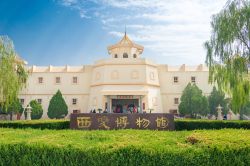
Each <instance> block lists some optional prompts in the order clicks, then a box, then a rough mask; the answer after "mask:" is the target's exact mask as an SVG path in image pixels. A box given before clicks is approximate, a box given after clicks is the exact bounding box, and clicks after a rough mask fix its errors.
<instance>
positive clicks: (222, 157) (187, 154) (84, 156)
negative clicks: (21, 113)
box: [0, 144, 250, 166]
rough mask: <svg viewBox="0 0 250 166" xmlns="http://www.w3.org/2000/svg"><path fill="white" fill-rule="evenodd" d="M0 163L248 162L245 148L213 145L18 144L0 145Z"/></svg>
mask: <svg viewBox="0 0 250 166" xmlns="http://www.w3.org/2000/svg"><path fill="white" fill-rule="evenodd" d="M0 149H1V151H0V165H3V166H4V165H11V166H15V165H18V166H19V165H21V166H22V165H23V166H33V165H57V166H61V165H67V166H71V165H72V166H73V165H74V166H76V165H79V166H80V165H86V166H88V165H91V166H95V165H96V166H102V165H103V166H107V165H109V166H112V165H114V166H117V165H119V166H133V165H135V166H140V165H142V166H147V165H148V166H149V165H159V166H160V165H169V166H171V165H173V166H179V165H180V166H183V165H199V166H203V165H204V166H214V165H249V164H250V158H249V153H250V150H249V148H246V149H237V150H235V149H228V150H225V151H221V150H219V149H217V148H214V149H206V150H200V151H195V150H186V151H182V152H179V153H178V152H171V151H167V150H162V151H156V152H151V151H145V150H143V149H142V148H141V149H140V148H136V147H134V146H130V147H123V148H120V149H117V150H115V151H112V152H107V151H102V150H100V149H98V148H96V149H93V150H84V149H73V148H54V147H48V146H42V145H36V146H27V145H22V144H16V145H0Z"/></svg>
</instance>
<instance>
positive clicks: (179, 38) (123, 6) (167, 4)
mask: <svg viewBox="0 0 250 166" xmlns="http://www.w3.org/2000/svg"><path fill="white" fill-rule="evenodd" d="M226 1H227V0H62V4H63V5H64V6H68V7H71V8H73V9H76V10H78V11H79V13H80V15H81V17H82V18H90V17H95V18H99V20H100V21H101V22H102V24H103V28H104V29H105V30H106V31H108V33H109V34H110V35H112V36H116V37H118V38H121V37H122V36H123V31H124V26H125V25H127V30H128V34H129V36H130V38H131V39H132V40H134V41H136V42H139V43H140V44H142V45H144V46H145V53H146V54H147V51H146V50H149V52H150V53H153V54H157V55H158V56H163V57H176V59H177V61H180V58H182V57H185V60H187V59H189V60H190V61H192V60H193V61H200V62H199V63H204V61H205V50H204V48H203V43H204V42H205V41H206V40H208V39H209V35H210V31H211V29H210V20H211V16H212V15H213V14H216V13H218V12H219V11H220V10H221V9H222V8H223V6H224V4H225V3H226ZM87 4H91V5H88V7H86V6H87ZM89 6H92V8H90V7H89ZM186 63H189V62H186Z"/></svg>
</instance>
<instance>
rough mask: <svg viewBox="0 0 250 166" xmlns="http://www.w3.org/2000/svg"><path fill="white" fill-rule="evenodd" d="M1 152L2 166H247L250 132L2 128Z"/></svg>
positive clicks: (249, 162) (249, 157)
mask: <svg viewBox="0 0 250 166" xmlns="http://www.w3.org/2000/svg"><path fill="white" fill-rule="evenodd" d="M0 148H1V149H0V150H1V151H0V165H6V164H11V165H12V164H13V163H15V162H16V161H17V160H18V162H19V163H23V164H24V165H29V164H31V165H32V164H34V163H36V164H37V165H40V164H42V165H44V164H46V163H47V164H48V163H52V164H53V163H54V164H56V165H57V164H58V165H64V164H65V165H75V164H76V163H78V164H79V165H81V164H80V163H83V162H84V163H86V164H87V165H107V164H108V165H182V164H184V165H185V164H186V165H189V164H192V165H214V164H215V165H217V164H218V165H221V164H230V165H231V164H232V165H234V164H236V165H245V164H246V165H248V164H250V130H243V129H221V130H193V131H172V132H169V131H152V130H151V131H149V130H111V131H78V130H38V129H8V128H0ZM20 153H21V154H20ZM24 154H25V155H24ZM34 156H36V157H34ZM37 156H39V157H37ZM41 158H42V159H43V160H41ZM10 161H12V162H10ZM44 162H45V163H44Z"/></svg>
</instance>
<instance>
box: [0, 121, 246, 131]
mask: <svg viewBox="0 0 250 166" xmlns="http://www.w3.org/2000/svg"><path fill="white" fill-rule="evenodd" d="M69 126H70V121H68V120H32V121H20V120H19V121H0V128H1V127H2V128H21V129H23V128H33V129H53V130H61V129H69ZM222 128H233V129H240V128H243V129H250V121H240V120H237V121H236V120H225V121H219V120H175V129H176V130H197V129H222Z"/></svg>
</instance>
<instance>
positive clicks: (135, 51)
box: [108, 32, 144, 59]
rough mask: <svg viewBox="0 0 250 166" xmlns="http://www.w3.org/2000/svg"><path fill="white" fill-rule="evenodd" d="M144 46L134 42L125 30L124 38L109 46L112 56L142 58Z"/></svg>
mask: <svg viewBox="0 0 250 166" xmlns="http://www.w3.org/2000/svg"><path fill="white" fill-rule="evenodd" d="M143 49H144V48H143V46H141V45H139V44H136V43H133V42H132V41H131V40H130V39H129V37H128V36H127V33H126V32H125V34H124V36H123V38H122V40H121V41H120V42H118V43H116V44H114V45H111V46H109V47H108V53H109V55H111V57H112V58H130V59H132V58H140V55H141V54H142V52H143Z"/></svg>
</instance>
